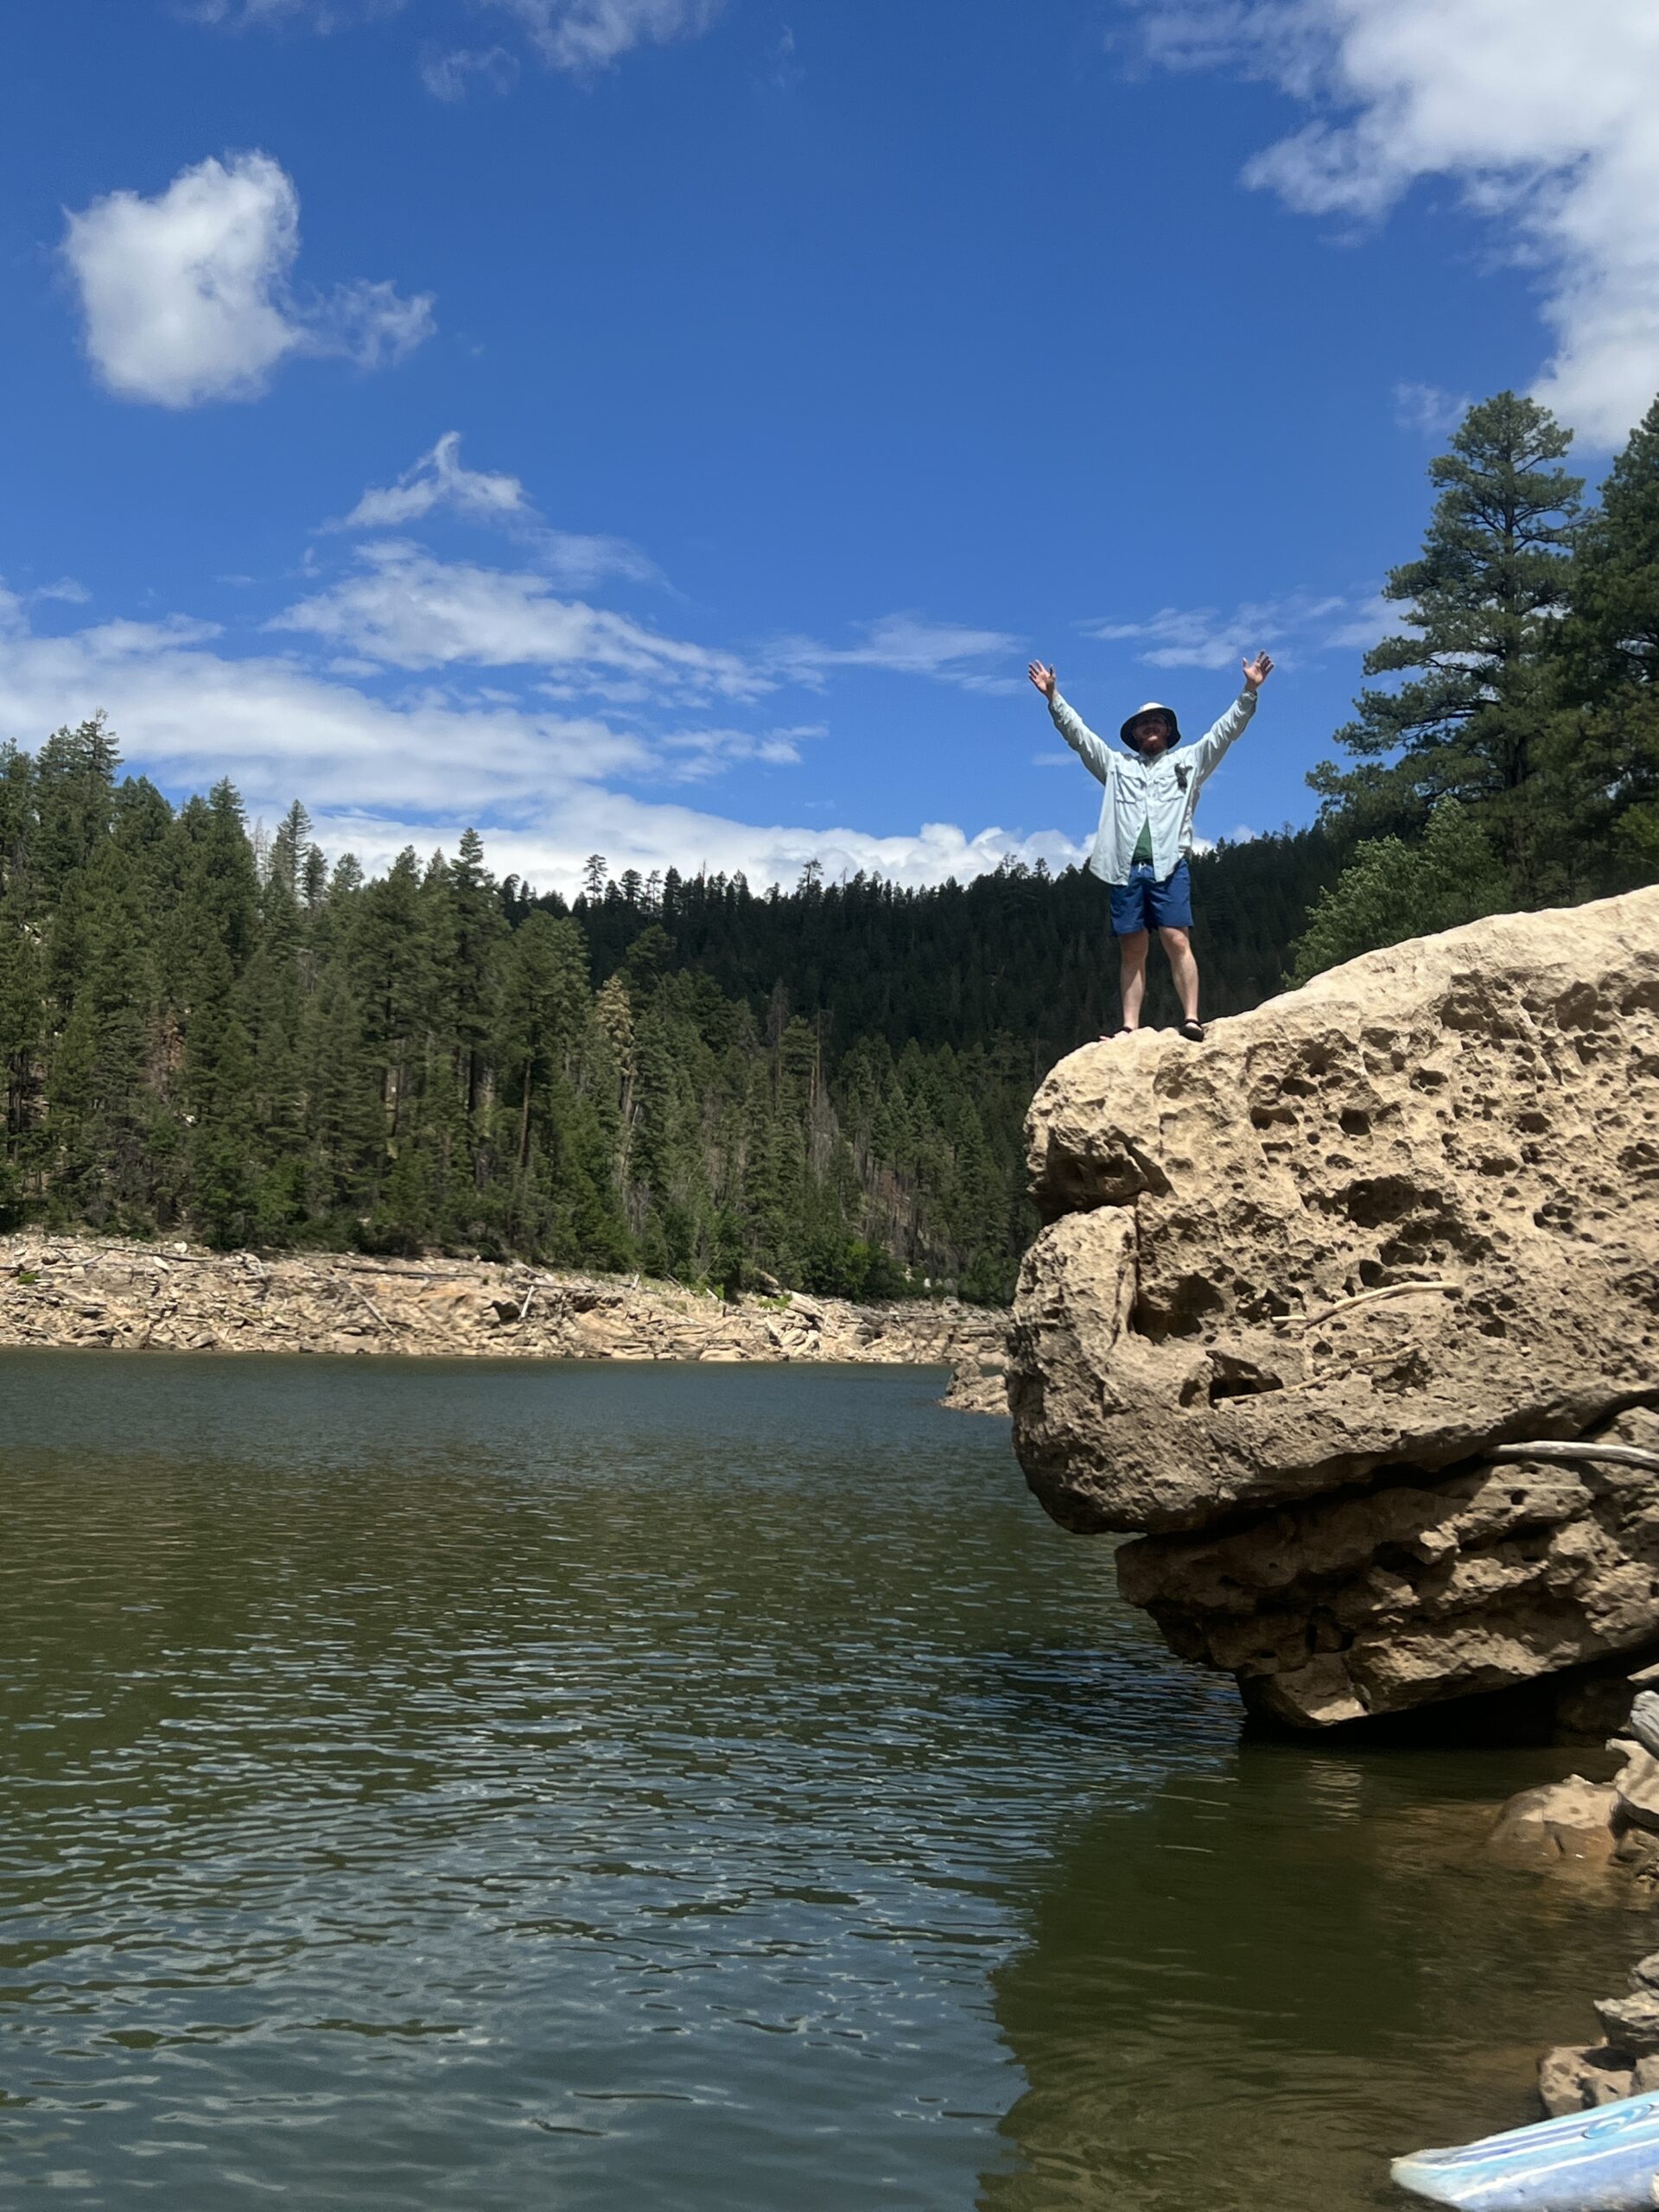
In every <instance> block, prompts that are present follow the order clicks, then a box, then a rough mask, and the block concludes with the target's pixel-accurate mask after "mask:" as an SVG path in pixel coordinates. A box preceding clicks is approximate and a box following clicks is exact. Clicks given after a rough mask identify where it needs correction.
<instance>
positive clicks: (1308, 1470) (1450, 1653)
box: [1009, 890, 1659, 1726]
mask: <svg viewBox="0 0 1659 2212" xmlns="http://www.w3.org/2000/svg"><path fill="white" fill-rule="evenodd" d="M1656 1078H1659V890H1649V891H1641V892H1636V893H1630V894H1629V895H1628V896H1626V897H1624V898H1621V899H1605V900H1602V901H1600V902H1599V903H1598V904H1596V905H1593V906H1583V907H1578V908H1574V909H1572V910H1569V911H1563V912H1548V913H1542V914H1528V915H1502V916H1497V917H1494V918H1491V919H1489V920H1486V921H1482V922H1477V923H1474V924H1471V925H1470V926H1469V927H1467V928H1465V929H1461V930H1454V931H1447V932H1446V933H1445V934H1443V935H1441V936H1439V937H1433V938H1420V939H1416V940H1414V941H1413V942H1412V943H1410V944H1402V945H1396V946H1394V947H1391V948H1390V949H1389V950H1386V951H1382V952H1374V953H1369V954H1367V955H1366V956H1365V957H1363V958H1362V959H1359V960H1356V961H1351V962H1350V963H1348V964H1347V965H1346V966H1344V967H1342V968H1338V969H1333V970H1332V971H1331V972H1330V973H1329V974H1327V975H1325V976H1320V977H1319V978H1318V980H1317V981H1316V982H1313V983H1311V984H1309V985H1308V986H1307V987H1306V988H1304V989H1302V990H1300V991H1296V992H1293V993H1290V994H1287V995H1286V996H1284V997H1282V998H1280V999H1276V1000H1274V1001H1270V1002H1269V1003H1268V1004H1267V1005H1265V1006H1262V1007H1258V1008H1256V1009H1255V1012H1253V1013H1251V1014H1243V1015H1241V1016H1239V1017H1237V1018H1236V1020H1230V1021H1224V1022H1221V1023H1218V1024H1217V1025H1216V1027H1215V1028H1214V1029H1213V1030H1212V1032H1211V1037H1210V1039H1209V1041H1208V1042H1206V1043H1205V1044H1204V1045H1203V1046H1196V1047H1195V1046H1191V1045H1188V1044H1186V1043H1185V1042H1184V1041H1183V1040H1181V1039H1179V1037H1177V1036H1175V1035H1174V1034H1173V1033H1167V1032H1154V1033H1142V1034H1141V1035H1140V1036H1138V1037H1135V1038H1134V1039H1128V1040H1123V1041H1120V1042H1117V1043H1114V1044H1102V1045H1094V1046H1087V1047H1085V1048H1084V1050H1083V1051H1082V1052H1075V1053H1073V1054H1072V1055H1071V1058H1069V1059H1066V1060H1064V1061H1062V1062H1061V1063H1060V1065H1058V1067H1057V1068H1056V1069H1055V1070H1054V1071H1053V1072H1052V1074H1051V1075H1050V1076H1049V1077H1048V1078H1047V1080H1046V1083H1045V1084H1043V1086H1042V1088H1041V1090H1039V1093H1038V1095H1037V1097H1036V1100H1035V1102H1034V1103H1033V1108H1032V1111H1031V1117H1030V1122H1029V1125H1028V1138H1029V1146H1030V1161H1031V1171H1032V1189H1033V1196H1034V1197H1035V1198H1036V1201H1037V1204H1038V1205H1039V1208H1040V1209H1041V1211H1042V1212H1043V1213H1044V1215H1045V1217H1046V1227H1045V1228H1044V1230H1042V1232H1041V1234H1040V1235H1039V1237H1038V1239H1037V1242H1036V1243H1035V1245H1034V1246H1033V1249H1032V1251H1031V1253H1030V1255H1028V1258H1027V1263H1026V1267H1025V1269H1024V1273H1023V1275H1022V1279H1021V1283H1020V1295H1019V1299H1018V1301H1017V1304H1016V1306H1015V1312H1014V1327H1013V1332H1012V1338H1011V1360H1010V1371H1009V1400H1010V1403H1011V1406H1012V1409H1013V1412H1014V1438H1015V1445H1016V1448H1017V1450H1018V1452H1019V1454H1020V1460H1021V1463H1022V1464H1023V1465H1024V1467H1025V1470H1026V1472H1027V1478H1028V1479H1029V1481H1030V1483H1031V1485H1032V1488H1033V1490H1034V1491H1035V1492H1036V1494H1037V1496H1038V1497H1039V1498H1040V1500H1041V1501H1042V1503H1043V1504H1044V1505H1045V1506H1046V1508H1047V1510H1049V1512H1050V1513H1052V1515H1053V1516H1054V1517H1055V1518H1056V1519H1057V1520H1058V1521H1059V1522H1062V1523H1063V1524H1064V1525H1065V1526H1066V1527H1067V1528H1070V1529H1077V1530H1079V1531H1092V1530H1124V1531H1131V1532H1135V1533H1138V1534H1141V1535H1146V1536H1147V1538H1148V1539H1149V1541H1147V1542H1144V1543H1142V1544H1139V1545H1135V1546H1130V1547H1128V1548H1126V1549H1125V1550H1124V1551H1123V1553H1122V1554H1120V1559H1121V1573H1122V1581H1123V1586H1124V1588H1125V1590H1126V1592H1127V1593H1128V1595H1129V1596H1130V1597H1131V1598H1133V1599H1135V1601H1136V1602H1138V1603H1141V1604H1143V1605H1147V1606H1148V1607H1149V1608H1150V1609H1151V1610H1152V1611H1153V1612H1154V1617H1155V1618H1157V1619H1158V1620H1159V1622H1160V1625H1161V1626H1162V1627H1163V1628H1164V1629H1165V1631H1166V1634H1167V1635H1168V1636H1169V1638H1170V1640H1171V1642H1172V1643H1173V1644H1174V1645H1175V1647H1176V1649H1179V1650H1183V1651H1185V1652H1189V1653H1190V1654H1191V1656H1193V1657H1195V1658H1198V1659H1201V1660H1203V1661H1205V1662H1206V1663H1208V1664H1211V1665H1214V1666H1218V1667H1223V1668H1226V1669H1230V1670H1231V1671H1233V1672H1234V1673H1236V1674H1237V1675H1239V1676H1240V1677H1241V1679H1243V1680H1244V1681H1246V1682H1247V1683H1248V1684H1249V1685H1250V1686H1251V1689H1250V1694H1251V1695H1252V1698H1253V1701H1255V1702H1256V1703H1257V1704H1259V1705H1261V1706H1262V1707H1263V1708H1264V1709H1266V1710H1268V1711H1270V1712H1274V1713H1277V1714H1278V1715H1279V1716H1280V1717H1281V1718H1282V1719H1288V1720H1292V1721H1294V1722H1298V1723H1300V1724H1302V1725H1313V1726H1317V1725H1321V1724H1324V1723H1327V1722H1330V1721H1335V1720H1347V1719H1357V1718H1359V1717H1361V1716H1363V1715H1364V1714H1367V1713H1376V1712H1383V1711H1389V1710H1397V1709H1400V1708H1402V1707H1408V1706H1412V1705H1415V1704H1420V1703H1422V1702H1425V1701H1428V1700H1436V1699H1442V1698H1446V1697H1451V1696H1455V1695H1459V1694H1464V1693H1465V1692H1468V1691H1471V1690H1477V1689H1488V1688H1502V1687H1506V1686H1510V1685H1512V1684H1515V1683H1516V1682H1520V1681H1528V1680H1530V1679H1532V1678H1535V1677H1536V1676H1537V1675H1543V1674H1548V1673H1552V1672H1554V1671H1556V1670H1559V1669H1567V1668H1571V1667H1577V1666H1580V1665H1581V1664H1583V1663H1584V1662H1586V1661H1588V1660H1592V1659H1596V1658H1599V1657H1601V1656H1605V1655H1606V1654H1609V1653H1613V1652H1620V1651H1628V1650H1633V1649H1637V1648H1639V1647H1640V1646H1642V1645H1643V1644H1646V1643H1652V1642H1654V1641H1655V1639H1656V1637H1659V1603H1656V1598H1655V1592H1656V1590H1659V1481H1656V1479H1655V1475H1654V1472H1653V1471H1652V1470H1651V1469H1650V1468H1646V1467H1644V1466H1643V1465H1640V1464H1638V1463H1632V1462H1628V1461H1626V1462H1620V1461H1618V1460H1611V1461H1604V1460H1595V1461H1592V1460H1577V1461H1573V1462H1572V1463H1570V1464H1563V1463H1561V1462H1559V1461H1554V1460H1551V1459H1548V1458H1547V1457H1544V1458H1540V1459H1529V1460H1525V1461H1523V1462H1522V1463H1521V1464H1518V1465H1510V1464H1501V1463H1494V1462H1493V1460H1492V1459H1491V1456H1490V1455H1491V1452H1492V1451H1493V1450H1494V1448H1495V1447H1497V1446H1517V1445H1524V1444H1528V1443H1538V1442H1541V1441H1548V1440H1580V1441H1582V1440H1586V1439H1589V1440H1595V1439H1597V1438H1598V1437H1599V1438H1601V1439H1602V1440H1604V1441H1610V1442H1613V1443H1618V1444H1623V1445H1625V1446H1630V1445H1635V1446H1637V1450H1638V1453H1639V1452H1640V1451H1642V1450H1643V1449H1647V1448H1649V1447H1659V1424H1656V1423H1655V1422H1654V1421H1652V1420H1651V1419H1650V1418H1649V1417H1648V1416H1646V1415H1645V1414H1639V1413H1633V1412H1632V1410H1631V1409H1633V1408H1643V1407H1645V1406H1649V1405H1653V1404H1656V1403H1659V1083H1656ZM1632 1423H1634V1426H1632Z"/></svg>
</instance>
